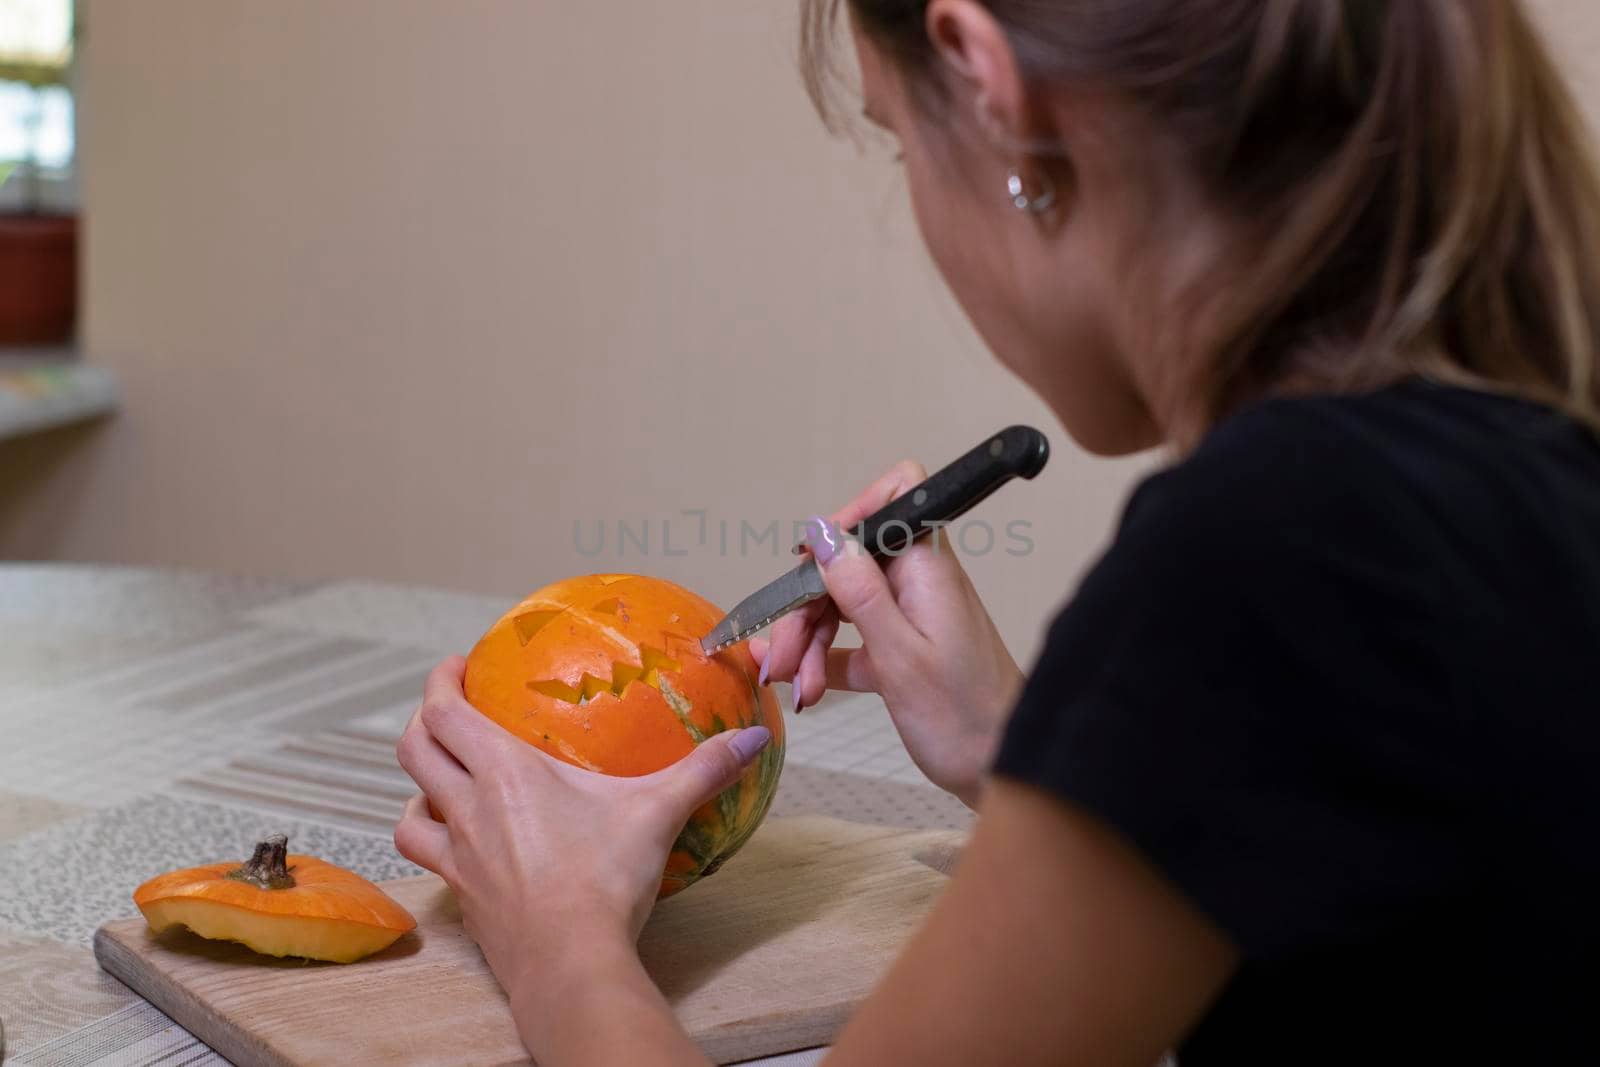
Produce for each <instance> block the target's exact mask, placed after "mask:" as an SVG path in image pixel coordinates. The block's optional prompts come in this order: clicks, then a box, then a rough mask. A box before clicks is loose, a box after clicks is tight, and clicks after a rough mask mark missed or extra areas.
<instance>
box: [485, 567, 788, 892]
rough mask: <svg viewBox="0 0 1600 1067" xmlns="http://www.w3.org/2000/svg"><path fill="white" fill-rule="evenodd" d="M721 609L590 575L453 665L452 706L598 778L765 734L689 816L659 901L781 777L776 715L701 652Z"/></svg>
mask: <svg viewBox="0 0 1600 1067" xmlns="http://www.w3.org/2000/svg"><path fill="white" fill-rule="evenodd" d="M721 618H722V612H720V611H718V610H717V608H716V606H715V605H714V604H712V603H711V602H710V601H707V600H705V599H703V598H701V597H699V596H696V595H695V594H694V593H691V592H689V590H687V589H684V588H682V587H681V586H678V585H674V584H673V583H672V582H668V581H664V580H662V579H659V578H644V577H639V576H636V575H630V574H594V575H589V576H587V577H583V578H570V579H568V580H566V581H563V582H557V583H555V584H554V585H549V586H546V587H545V588H543V589H541V590H539V591H538V592H537V593H534V594H533V595H532V596H530V597H528V598H527V599H526V600H524V601H523V602H522V603H521V604H518V605H517V606H516V607H515V608H513V609H512V610H511V611H509V612H507V613H506V615H505V616H504V617H503V618H501V620H500V621H499V622H497V623H495V624H494V626H493V627H491V628H490V630H489V632H488V633H486V634H484V636H483V638H482V640H480V641H479V642H478V644H477V647H475V648H474V649H473V650H472V654H471V655H469V656H468V657H467V673H466V683H465V689H466V697H467V700H468V701H469V702H471V704H472V705H473V706H474V707H476V708H477V709H478V710H479V711H481V712H483V713H484V714H485V715H487V716H488V717H489V718H491V719H493V720H494V721H495V722H498V723H499V724H500V725H501V726H504V727H505V728H506V729H507V730H510V731H511V732H512V733H514V734H516V735H517V736H518V737H520V738H522V739H523V740H525V741H528V742H530V743H532V744H534V745H537V746H538V747H539V748H541V749H543V750H544V751H545V752H548V753H549V754H550V755H552V756H554V757H555V758H557V759H560V760H565V761H566V762H568V763H571V764H575V765H576V766H579V767H585V768H587V769H589V770H591V771H598V772H600V773H602V774H614V775H622V776H637V775H642V774H650V773H652V772H654V771H658V770H661V769H662V768H663V767H666V766H668V765H670V764H672V763H675V762H677V761H678V760H680V759H682V758H683V757H684V756H686V755H688V754H689V753H690V752H692V751H693V750H694V746H696V745H698V744H700V743H701V742H702V741H704V740H705V739H706V738H708V737H710V736H712V735H713V734H718V733H721V732H722V731H724V730H735V729H740V728H742V727H746V726H765V727H767V729H769V730H771V731H772V743H771V744H770V745H768V746H767V747H766V748H765V749H764V750H763V751H762V753H761V755H760V756H759V757H757V759H756V761H755V763H754V764H752V765H751V766H750V768H749V769H748V770H747V771H746V772H745V774H744V776H743V777H741V778H740V779H739V781H738V782H736V783H735V784H734V785H733V786H731V787H729V788H728V789H726V790H724V791H723V792H722V793H721V794H720V795H719V796H718V797H717V798H716V799H715V800H713V801H712V802H711V803H709V804H706V805H705V806H703V807H702V808H700V810H698V811H696V812H695V813H694V816H693V817H692V818H691V819H690V820H689V822H688V825H686V826H685V827H684V829H683V833H682V834H680V835H679V837H678V840H677V842H676V843H675V844H674V846H673V851H672V855H671V857H670V859H669V860H668V863H667V869H666V871H665V873H664V874H663V876H662V880H661V893H660V895H661V896H663V897H665V896H669V895H670V894H672V893H676V892H677V891H678V890H680V889H683V888H684V887H686V886H688V885H690V884H691V883H693V882H694V881H696V880H697V879H700V878H704V877H705V876H707V875H709V874H712V873H713V872H715V871H716V869H717V868H718V867H720V866H721V865H722V863H723V862H724V861H725V860H727V858H728V857H729V856H731V855H733V853H734V852H735V851H737V850H738V848H739V846H740V845H742V844H744V842H745V841H746V840H747V839H748V838H749V837H750V835H751V834H752V833H754V832H755V829H756V826H757V825H759V824H760V822H761V819H762V817H763V816H765V815H766V813H767V808H768V806H769V805H770V804H771V803H772V795H773V793H774V791H775V790H776V789H777V786H778V774H779V771H780V770H781V769H782V767H783V718H782V715H781V713H780V712H779V709H778V700H777V697H776V696H775V695H773V693H772V691H771V690H770V689H768V688H766V687H764V686H760V685H758V684H757V682H756V664H755V660H754V659H753V658H752V657H751V655H750V651H749V649H748V648H747V647H746V646H745V645H743V644H739V645H735V646H733V647H732V648H727V649H724V650H722V651H721V652H718V653H717V654H716V655H715V656H707V655H706V654H705V653H703V652H702V651H701V650H700V637H701V635H703V634H705V633H708V632H709V631H710V630H711V628H712V627H713V626H715V625H716V623H717V621H718V620H719V619H721Z"/></svg>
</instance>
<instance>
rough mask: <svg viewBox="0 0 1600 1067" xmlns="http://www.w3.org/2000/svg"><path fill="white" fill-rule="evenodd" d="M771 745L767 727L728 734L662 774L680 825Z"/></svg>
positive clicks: (717, 736) (708, 742)
mask: <svg viewBox="0 0 1600 1067" xmlns="http://www.w3.org/2000/svg"><path fill="white" fill-rule="evenodd" d="M771 743H772V731H771V730H769V729H767V728H766V727H765V726H749V727H746V728H745V729H743V730H724V731H723V732H722V733H720V734H715V735H713V736H711V737H708V738H706V739H705V740H704V741H702V742H701V743H700V744H698V745H696V746H695V749H694V751H693V752H691V753H689V754H688V755H687V756H685V757H683V759H681V760H679V761H678V762H677V763H674V764H673V765H672V766H670V767H668V768H667V769H666V770H664V771H659V772H658V774H659V775H660V778H661V785H662V789H663V791H664V792H665V793H666V794H667V796H668V797H669V798H671V801H672V803H671V808H672V814H673V816H674V818H675V819H676V820H677V822H678V823H679V824H681V823H682V822H683V820H685V819H687V818H688V817H689V816H690V815H691V814H692V813H693V812H694V810H695V809H696V808H698V807H699V806H700V805H702V804H704V803H706V802H707V801H709V800H710V799H711V798H712V797H714V796H716V795H717V794H718V793H720V792H722V791H723V790H724V789H726V788H728V787H729V786H730V785H732V784H733V783H734V782H736V781H738V780H739V776H740V775H741V774H743V773H744V770H745V768H746V767H748V766H749V765H750V761H752V760H754V759H755V758H756V756H757V755H759V754H760V752H761V750H762V749H764V748H766V747H767V746H768V745H769V744H771Z"/></svg>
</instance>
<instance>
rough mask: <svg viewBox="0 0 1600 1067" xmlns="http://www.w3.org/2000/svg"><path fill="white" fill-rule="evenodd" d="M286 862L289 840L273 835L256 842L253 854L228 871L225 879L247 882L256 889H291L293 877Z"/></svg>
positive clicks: (280, 835)
mask: <svg viewBox="0 0 1600 1067" xmlns="http://www.w3.org/2000/svg"><path fill="white" fill-rule="evenodd" d="M288 861H289V839H288V838H287V837H285V836H284V835H282V834H273V835H272V836H271V837H269V838H267V839H266V840H265V841H261V842H258V843H257V844H256V851H255V854H254V855H252V856H251V857H250V858H249V859H248V860H247V861H245V862H244V863H243V864H242V865H241V866H239V867H237V868H236V869H234V870H231V871H229V872H228V874H227V877H229V878H232V879H233V880H234V881H236V882H249V883H250V884H251V885H253V886H255V887H257V888H258V889H293V888H294V877H293V876H292V875H290V874H289V867H288Z"/></svg>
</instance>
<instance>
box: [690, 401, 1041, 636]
mask: <svg viewBox="0 0 1600 1067" xmlns="http://www.w3.org/2000/svg"><path fill="white" fill-rule="evenodd" d="M1049 458H1050V442H1049V441H1047V440H1046V439H1045V436H1044V434H1042V433H1040V432H1039V431H1038V430H1035V429H1034V428H1033V427H1032V426H1011V427H1008V428H1007V429H1004V430H1001V431H1000V432H999V433H997V434H995V435H994V436H992V437H989V438H987V439H986V440H985V441H984V442H983V443H982V444H980V445H978V446H977V447H976V448H974V449H973V450H972V451H970V452H968V453H967V454H966V455H964V456H962V457H961V458H960V459H958V460H956V461H955V462H954V463H952V464H950V465H949V466H948V467H945V468H943V469H942V470H940V471H938V472H937V473H935V474H934V475H932V476H931V477H930V478H929V479H928V480H927V481H925V482H923V483H921V484H920V485H917V486H914V487H913V488H912V489H911V490H910V491H908V492H906V493H902V494H901V495H900V496H898V497H896V498H895V499H894V500H892V501H890V502H889V503H888V504H887V505H885V506H884V507H883V508H880V509H879V510H878V511H875V512H873V513H872V514H871V515H869V516H867V517H866V518H865V519H863V520H861V523H860V524H859V525H857V526H855V527H854V528H852V529H850V530H847V531H845V532H846V533H848V534H849V535H850V536H851V537H853V538H855V539H856V540H857V541H860V542H861V545H862V547H863V548H865V549H866V550H867V552H868V553H870V554H871V555H872V556H874V557H875V558H878V559H882V558H884V557H885V556H896V555H899V554H900V553H901V552H902V551H904V550H905V549H906V548H908V547H909V546H910V544H911V542H913V541H915V540H917V539H919V538H921V537H923V536H925V535H926V534H927V533H929V532H930V531H932V530H934V529H937V528H938V527H939V526H941V525H943V524H945V523H948V522H950V521H952V520H953V519H956V518H959V517H960V516H962V515H964V514H966V513H967V512H968V511H970V510H971V509H972V508H974V507H976V506H977V505H978V504H979V503H980V502H981V501H982V500H983V499H984V498H985V497H987V496H988V495H989V494H990V493H992V492H994V491H995V490H996V489H998V488H1000V487H1001V486H1002V485H1004V484H1005V483H1007V482H1009V481H1010V480H1011V479H1013V478H1032V477H1034V476H1035V475H1036V474H1038V473H1039V472H1040V471H1041V470H1043V469H1044V465H1045V462H1046V461H1047V460H1049ZM827 595H828V590H827V589H826V587H824V586H823V584H822V574H821V572H819V571H818V570H817V561H816V560H815V559H808V560H806V561H805V562H804V563H802V564H800V566H798V567H796V568H795V569H794V570H792V571H790V572H789V573H788V574H785V575H784V576H783V577H781V578H779V579H778V580H777V581H775V582H771V583H769V584H768V585H765V586H763V587H762V588H761V589H760V590H758V591H757V592H755V593H752V594H751V595H750V596H747V597H745V598H744V599H743V600H741V601H739V604H738V606H736V607H735V608H734V609H733V610H732V611H730V612H728V614H727V615H726V616H724V617H723V620H722V621H721V622H719V623H717V625H716V626H715V627H714V628H713V629H712V631H711V632H710V633H709V634H707V635H706V636H705V637H703V638H701V639H700V649H701V651H703V652H704V653H705V654H706V655H708V656H709V655H712V654H713V653H716V652H720V651H721V650H722V649H724V648H727V647H728V646H729V645H735V644H738V643H739V642H740V641H743V640H746V639H747V638H749V637H751V636H752V635H754V634H755V633H756V631H758V630H760V629H761V628H762V627H764V626H766V625H767V624H768V623H770V622H772V621H773V620H775V619H778V618H781V617H782V616H784V615H787V614H788V613H789V612H791V611H793V610H795V609H796V608H798V607H801V606H803V605H805V604H809V603H810V602H811V601H813V600H817V599H819V598H821V597H824V596H827Z"/></svg>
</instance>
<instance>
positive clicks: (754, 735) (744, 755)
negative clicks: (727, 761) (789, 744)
mask: <svg viewBox="0 0 1600 1067" xmlns="http://www.w3.org/2000/svg"><path fill="white" fill-rule="evenodd" d="M771 741H772V731H771V730H769V729H767V728H766V727H765V726H750V727H746V728H745V729H743V730H740V731H739V732H738V733H736V734H734V735H733V740H732V741H729V742H728V747H729V748H731V749H733V754H734V755H735V756H737V757H739V762H740V763H749V762H750V761H751V760H753V759H755V758H756V753H758V752H760V751H761V750H762V749H764V748H766V747H767V745H768V744H770V743H771Z"/></svg>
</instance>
